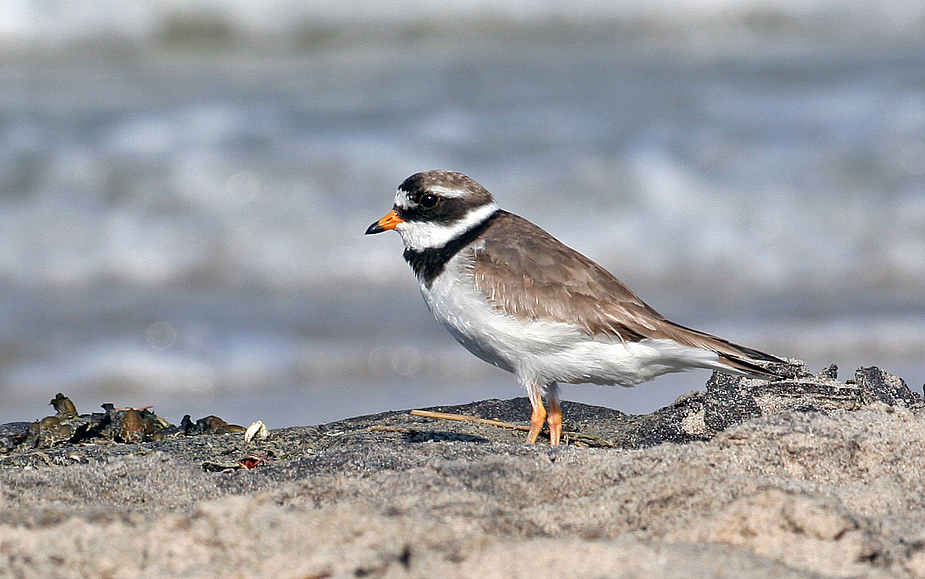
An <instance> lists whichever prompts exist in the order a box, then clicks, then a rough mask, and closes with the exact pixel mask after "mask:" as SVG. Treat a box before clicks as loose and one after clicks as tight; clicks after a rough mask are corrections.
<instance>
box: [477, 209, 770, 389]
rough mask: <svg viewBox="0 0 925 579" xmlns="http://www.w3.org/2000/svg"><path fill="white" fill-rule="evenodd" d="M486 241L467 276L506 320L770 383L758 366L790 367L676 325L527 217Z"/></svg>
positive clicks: (496, 229)
mask: <svg viewBox="0 0 925 579" xmlns="http://www.w3.org/2000/svg"><path fill="white" fill-rule="evenodd" d="M486 234H487V235H485V236H484V237H483V238H482V239H483V240H484V242H483V244H482V245H481V246H477V247H476V248H475V251H474V253H473V255H472V257H471V260H470V263H469V267H470V272H471V275H472V276H473V278H474V281H475V286H476V288H477V289H478V290H479V291H481V292H482V293H483V295H485V296H486V299H488V301H489V303H491V304H492V305H493V306H494V307H495V308H497V309H498V310H500V311H502V312H504V313H506V314H508V315H511V316H513V317H515V318H518V319H521V320H544V321H551V322H564V323H570V324H575V325H577V326H579V327H580V328H581V329H582V330H583V331H585V332H587V333H588V334H589V335H598V334H602V335H611V336H614V337H617V338H619V339H621V340H623V341H627V342H632V341H639V340H643V339H647V338H648V339H666V338H667V339H671V340H675V341H677V342H679V343H681V344H684V345H687V346H692V347H695V348H702V349H704V350H711V351H713V352H716V353H717V354H719V355H720V359H721V360H722V361H724V362H725V363H727V364H728V365H730V366H732V367H733V368H737V369H739V370H743V371H745V372H749V373H756V374H764V375H772V373H771V372H769V371H767V370H765V369H763V368H762V367H761V366H758V365H756V364H754V362H755V361H763V362H774V363H785V362H784V361H783V360H781V359H779V358H777V357H775V356H771V355H770V354H765V353H763V352H759V351H758V350H753V349H750V348H745V347H743V346H739V345H737V344H733V343H731V342H729V341H727V340H723V339H722V338H718V337H716V336H712V335H710V334H706V333H703V332H699V331H697V330H693V329H691V328H686V327H684V326H681V325H678V324H675V323H673V322H671V321H670V320H668V319H666V318H665V317H664V316H662V315H661V314H659V313H658V312H657V311H655V310H654V309H652V308H651V307H650V306H649V305H648V304H646V303H645V302H643V301H642V300H641V299H639V297H638V296H636V294H634V293H633V292H632V291H630V290H629V288H627V287H626V286H625V285H623V283H621V282H620V280H618V279H617V278H616V277H614V276H613V275H612V274H611V273H610V272H608V271H607V270H605V269H604V268H602V267H601V266H599V265H598V264H596V263H595V262H593V261H592V260H590V259H588V258H587V257H585V256H584V255H582V254H580V253H578V252H577V251H575V250H573V249H571V248H569V247H568V246H566V245H565V244H563V243H562V242H560V241H559V240H557V239H556V238H554V237H553V236H551V235H549V234H548V233H546V231H544V230H543V229H541V228H539V227H537V226H536V225H534V224H532V223H530V222H529V221H527V220H526V219H523V218H522V217H519V216H517V215H514V214H512V213H508V212H502V214H501V215H500V216H499V217H498V218H496V219H495V221H494V223H492V224H491V226H490V228H489V229H488V230H487V231H486Z"/></svg>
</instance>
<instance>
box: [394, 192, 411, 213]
mask: <svg viewBox="0 0 925 579" xmlns="http://www.w3.org/2000/svg"><path fill="white" fill-rule="evenodd" d="M395 207H401V208H402V209H408V208H409V207H411V201H409V200H408V193H407V191H405V190H404V189H399V190H398V191H396V192H395Z"/></svg>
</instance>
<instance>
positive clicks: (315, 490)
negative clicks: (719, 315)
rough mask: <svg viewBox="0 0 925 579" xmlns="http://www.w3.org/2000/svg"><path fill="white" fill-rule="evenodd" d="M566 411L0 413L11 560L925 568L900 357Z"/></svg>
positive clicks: (178, 566) (482, 406)
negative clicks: (95, 435)
mask: <svg viewBox="0 0 925 579" xmlns="http://www.w3.org/2000/svg"><path fill="white" fill-rule="evenodd" d="M78 406H79V404H78ZM528 408H529V404H528V403H527V401H526V400H525V399H522V398H519V399H514V400H507V401H501V400H486V401H482V402H476V403H473V404H469V405H466V406H462V407H449V408H434V409H430V410H433V411H439V412H446V413H453V414H458V415H463V416H469V417H478V418H481V419H490V420H497V421H500V422H505V423H512V424H517V425H523V424H524V423H525V420H526V418H527V416H528ZM563 409H564V412H565V420H566V422H565V430H566V431H568V432H570V433H571V434H569V435H567V437H566V442H567V444H565V445H563V446H561V447H549V446H548V445H547V444H537V445H536V446H529V445H526V444H524V443H523V438H524V432H523V431H521V430H516V429H512V428H505V427H500V426H496V425H493V424H488V423H484V422H477V421H458V420H446V419H442V418H431V417H426V416H414V415H411V414H410V413H408V412H389V413H384V414H378V415H373V416H364V417H359V418H354V419H349V420H344V421H340V422H335V423H330V424H324V425H320V426H305V427H294V428H284V429H278V430H272V431H270V433H269V436H268V437H266V438H265V439H255V440H252V441H250V442H245V441H244V437H243V435H242V434H240V433H232V434H200V435H196V436H192V435H186V436H184V435H175V436H168V437H164V438H163V439H162V440H158V441H152V442H140V443H133V444H126V443H121V442H117V441H110V442H108V443H106V444H101V443H94V442H91V441H84V442H80V443H71V442H58V443H53V444H47V445H45V446H46V447H44V448H42V447H39V446H36V445H35V444H32V445H30V444H27V443H25V442H23V439H21V438H17V436H18V435H16V434H15V432H22V425H18V426H17V425H5V426H4V427H3V430H2V437H5V438H3V441H4V444H6V445H7V446H6V452H5V453H4V454H2V455H0V577H22V578H33V577H34V578H38V577H120V578H131V577H147V578H156V577H179V576H183V577H258V576H261V577H293V578H296V577H298V578H307V577H319V578H320V577H435V576H442V577H475V576H481V577H536V576H541V575H542V576H548V577H556V576H559V577H654V578H661V577H666V578H667V577H860V576H864V577H920V576H925V533H923V529H925V498H923V495H922V493H921V489H922V488H923V487H925V456H923V453H922V449H923V448H925V416H923V409H922V398H921V396H920V395H919V394H918V393H916V392H912V391H911V390H910V389H909V388H907V387H906V385H905V384H904V383H903V382H902V381H901V380H899V379H898V378H896V377H894V376H891V375H889V374H887V373H885V372H882V371H880V370H878V369H876V368H867V369H861V370H858V372H857V373H856V374H855V376H853V377H852V378H851V379H850V380H846V381H844V382H843V381H840V380H838V378H837V371H836V369H835V368H829V369H827V370H826V371H824V372H821V373H819V374H816V375H814V376H811V375H809V374H808V373H805V372H804V373H796V374H795V375H794V376H793V377H792V378H790V379H786V380H783V381H780V382H776V383H770V384H769V383H767V382H762V381H755V380H745V379H733V378H729V377H725V376H720V375H716V376H714V377H713V378H711V380H710V381H709V382H708V383H707V385H706V387H705V390H704V391H702V392H696V393H691V394H689V395H685V396H682V397H681V398H680V399H679V400H678V401H677V402H676V403H675V404H674V405H672V406H669V407H667V408H663V409H661V410H659V411H657V412H655V413H653V414H650V415H645V416H630V415H624V414H622V413H620V412H618V411H615V410H610V409H605V408H599V407H593V406H585V405H581V404H568V403H566V404H565V405H564V406H563ZM17 429H18V430H17ZM11 433H13V434H11ZM541 442H543V440H542V439H541ZM248 461H250V462H248ZM242 464H246V465H247V466H250V467H252V468H243V467H242Z"/></svg>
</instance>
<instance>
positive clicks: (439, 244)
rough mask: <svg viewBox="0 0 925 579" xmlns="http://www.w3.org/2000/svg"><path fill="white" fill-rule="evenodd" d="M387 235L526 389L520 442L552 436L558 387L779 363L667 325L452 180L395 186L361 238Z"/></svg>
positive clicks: (460, 332)
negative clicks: (395, 237) (545, 433)
mask: <svg viewBox="0 0 925 579" xmlns="http://www.w3.org/2000/svg"><path fill="white" fill-rule="evenodd" d="M393 229H394V230H395V231H396V232H398V234H399V235H400V236H401V239H402V242H403V243H404V251H403V254H402V255H403V257H404V259H405V261H407V262H408V264H409V265H410V266H411V269H412V270H413V272H414V274H415V276H416V278H417V281H418V283H419V285H420V289H421V294H422V295H423V297H424V301H425V302H426V303H427V306H428V308H429V309H430V311H431V313H432V314H433V315H434V317H435V318H436V319H437V320H438V321H439V322H440V323H441V324H442V325H443V326H444V327H445V328H446V329H447V330H448V331H449V333H450V334H451V335H452V336H453V337H454V338H455V339H456V340H457V341H458V342H459V343H460V344H462V345H463V346H464V347H465V348H466V349H467V350H469V351H470V352H471V353H472V354H474V355H476V356H477V357H479V358H481V359H482V360H484V361H486V362H488V363H490V364H493V365H495V366H497V367H499V368H501V369H503V370H506V371H508V372H511V373H513V374H514V376H515V377H516V378H517V380H518V382H519V383H520V384H521V386H523V387H524V388H525V389H526V391H527V395H528V397H529V400H530V404H531V406H532V413H531V416H530V430H529V433H528V435H527V442H528V443H530V444H534V443H535V442H536V440H537V438H538V436H539V434H540V432H541V430H542V429H543V426H544V423H545V424H548V427H549V441H550V444H551V445H553V446H555V445H558V444H559V443H560V441H561V438H562V409H561V406H560V401H559V384H577V383H592V384H600V385H620V386H626V387H629V386H635V385H636V384H639V383H642V382H647V381H649V380H652V379H654V378H656V377H657V376H660V375H663V374H667V373H670V372H680V371H684V370H689V369H693V368H706V369H710V370H716V371H719V372H723V373H727V374H732V375H738V376H748V377H753V378H755V377H757V378H763V379H774V378H775V377H777V376H778V375H777V373H776V372H775V371H774V369H773V365H776V364H787V362H786V361H785V360H783V359H781V358H778V357H777V356H773V355H771V354H766V353H764V352H761V351H758V350H755V349H752V348H747V347H744V346H740V345H738V344H734V343H732V342H730V341H728V340H724V339H722V338H718V337H716V336H713V335H710V334H707V333H704V332H700V331H697V330H694V329H691V328H688V327H685V326H682V325H680V324H676V323H674V322H672V321H669V320H668V319H666V318H665V317H664V316H662V315H661V314H659V313H658V312H656V311H655V310H654V309H653V308H652V307H650V306H649V305H648V304H646V303H645V302H643V301H642V300H641V299H640V298H639V297H637V296H636V294H634V293H633V292H632V291H630V290H629V289H628V288H627V287H626V286H625V285H623V283H622V282H621V281H620V280H618V279H617V278H616V277H614V276H613V275H612V274H611V273H610V272H608V271H607V270H605V269H604V268H603V267H601V266H600V265H598V264H597V263H595V262H594V261H592V260H591V259H589V258H587V257H585V256H584V255H582V254H581V253H579V252H577V251H575V250H574V249H572V248H570V247H568V246H566V245H565V244H563V243H562V242H561V241H559V240H558V239H556V238H555V237H553V236H552V235H550V234H549V233H547V232H546V231H545V230H543V229H541V228H540V227H539V226H537V225H534V224H533V223H531V222H530V221H528V220H527V219H524V218H523V217H520V216H518V215H516V214H514V213H510V212H508V211H505V210H504V209H501V208H500V207H499V206H498V205H497V203H496V202H495V199H494V197H493V196H492V194H491V193H489V192H488V190H487V189H485V188H484V187H483V186H481V185H480V184H479V183H477V182H476V181H475V180H473V179H472V178H470V177H468V176H466V175H464V174H462V173H458V172H455V171H447V170H430V171H424V172H420V173H415V174H414V175H411V176H410V177H408V178H407V179H405V180H404V181H403V182H402V183H401V185H399V187H398V190H397V191H396V193H395V200H394V204H393V207H392V210H391V211H389V212H388V213H387V214H386V215H385V216H384V217H382V218H381V219H379V220H378V221H376V222H374V223H373V224H372V225H370V226H369V227H368V228H367V229H366V235H371V234H376V233H382V232H384V231H388V230H393ZM544 397H545V399H546V403H547V404H548V406H549V411H548V412H547V410H546V408H545V406H544V405H543V398H544Z"/></svg>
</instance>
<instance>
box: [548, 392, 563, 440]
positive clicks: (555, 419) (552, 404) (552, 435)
mask: <svg viewBox="0 0 925 579" xmlns="http://www.w3.org/2000/svg"><path fill="white" fill-rule="evenodd" d="M553 392H554V391H550V394H549V395H547V397H546V401H547V402H549V416H547V417H546V421H547V422H548V423H549V445H550V446H556V445H557V444H559V440H561V439H562V409H561V408H559V399H558V397H557V396H555V395H554V394H553Z"/></svg>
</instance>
